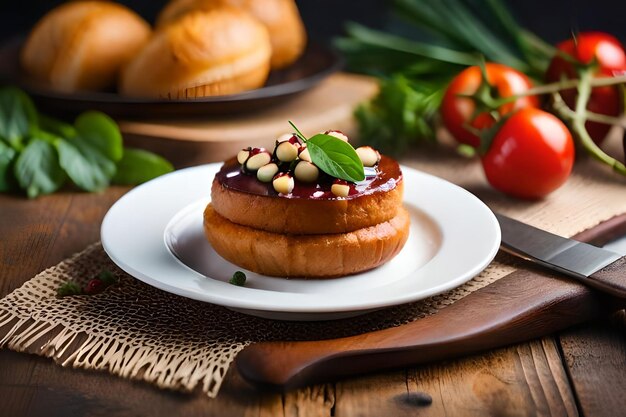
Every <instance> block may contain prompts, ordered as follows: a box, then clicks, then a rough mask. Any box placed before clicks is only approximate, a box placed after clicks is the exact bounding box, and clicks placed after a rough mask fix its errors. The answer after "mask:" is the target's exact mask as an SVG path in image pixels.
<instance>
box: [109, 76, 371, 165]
mask: <svg viewBox="0 0 626 417" xmlns="http://www.w3.org/2000/svg"><path fill="white" fill-rule="evenodd" d="M377 90H378V83H377V82H376V81H375V79H374V78H372V77H366V76H363V75H355V74H346V73H337V74H333V75H332V76H330V77H328V78H327V79H326V80H324V81H323V82H322V83H320V85H318V86H317V87H315V88H314V89H312V90H310V91H308V92H306V93H303V94H301V95H298V96H297V97H295V98H292V99H290V100H288V101H285V103H282V104H279V105H276V106H272V107H269V108H267V109H264V110H259V111H254V112H248V113H244V114H241V115H233V116H228V117H220V118H210V117H207V118H204V119H198V118H196V119H189V120H141V121H137V120H133V121H124V120H120V121H119V125H120V129H121V131H122V133H123V134H124V139H125V140H126V142H127V143H128V144H130V145H131V146H136V147H139V148H142V149H149V150H152V151H154V152H157V153H159V154H162V155H166V156H167V158H168V159H169V160H170V161H171V162H172V163H173V164H174V165H175V166H177V167H186V166H191V165H197V164H201V163H208V162H216V161H223V160H225V159H227V158H230V157H231V156H232V155H234V154H235V153H236V152H237V151H238V150H239V149H241V148H244V147H246V146H261V147H266V148H270V147H271V146H273V144H274V140H275V139H276V137H278V136H279V135H281V134H283V133H285V132H289V131H291V128H290V127H289V124H288V121H289V120H291V121H293V122H294V123H295V124H296V125H297V126H298V128H299V129H300V130H301V131H302V132H303V133H304V134H305V135H313V134H315V133H318V132H320V131H325V130H327V129H336V130H341V131H343V132H344V133H346V134H347V135H348V136H349V137H354V136H355V134H356V130H357V129H356V123H355V120H354V118H353V117H352V113H353V112H354V108H355V107H356V105H357V104H358V103H361V102H362V101H365V100H367V99H369V98H370V97H372V96H373V95H374V94H375V93H376V91H377Z"/></svg>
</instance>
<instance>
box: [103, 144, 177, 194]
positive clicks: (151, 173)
mask: <svg viewBox="0 0 626 417" xmlns="http://www.w3.org/2000/svg"><path fill="white" fill-rule="evenodd" d="M173 169H174V168H173V167H172V164H170V163H169V162H168V161H166V160H165V159H163V158H161V157H160V156H159V155H156V154H153V153H152V152H147V151H144V150H141V149H129V148H127V149H126V150H124V156H122V159H121V160H120V161H119V162H118V163H117V172H116V173H115V175H114V176H113V182H114V183H116V184H123V185H132V184H141V183H142V182H146V181H148V180H151V179H152V178H155V177H158V176H160V175H163V174H167V173H168V172H171V171H172V170H173Z"/></svg>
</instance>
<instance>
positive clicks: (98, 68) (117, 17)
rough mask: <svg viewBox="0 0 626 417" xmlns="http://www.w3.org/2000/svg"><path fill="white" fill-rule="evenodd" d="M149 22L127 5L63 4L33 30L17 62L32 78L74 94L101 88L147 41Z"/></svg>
mask: <svg viewBox="0 0 626 417" xmlns="http://www.w3.org/2000/svg"><path fill="white" fill-rule="evenodd" d="M150 32H151V31H150V26H149V25H148V24H147V23H146V22H145V21H144V20H143V19H141V17H139V16H138V15H137V14H135V13H134V12H132V11H131V10H129V9H128V8H126V7H124V6H122V5H119V4H116V3H110V2H104V1H77V2H69V3H66V4H63V5H61V6H59V7H57V8H55V9H54V10H52V11H51V12H49V13H48V14H46V15H45V16H44V17H43V18H42V19H41V20H40V21H39V22H38V23H37V24H36V25H35V27H34V28H33V30H32V31H31V33H30V35H29V36H28V39H27V40H26V44H25V45H24V47H23V49H22V51H21V56H20V61H21V65H22V68H23V69H24V70H25V71H26V73H27V74H29V75H30V76H32V77H33V78H35V79H37V80H39V81H43V82H45V83H46V84H48V85H49V86H50V87H51V88H53V89H55V90H58V91H64V92H74V91H77V90H102V89H106V88H108V87H112V86H114V85H115V84H116V82H117V77H118V74H119V71H120V68H121V67H122V66H123V65H125V64H126V63H127V62H128V61H129V60H130V59H131V58H132V57H133V56H134V55H135V54H136V53H137V51H139V50H140V49H141V48H142V47H143V46H144V45H145V44H146V42H147V41H148V38H149V36H150Z"/></svg>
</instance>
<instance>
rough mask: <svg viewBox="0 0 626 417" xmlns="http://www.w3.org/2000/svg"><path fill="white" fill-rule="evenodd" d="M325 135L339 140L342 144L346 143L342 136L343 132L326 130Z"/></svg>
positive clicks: (346, 138)
mask: <svg viewBox="0 0 626 417" xmlns="http://www.w3.org/2000/svg"><path fill="white" fill-rule="evenodd" d="M325 134H327V135H328V136H333V137H335V138H337V139H341V140H342V141H344V142H347V141H348V137H347V136H346V135H344V134H343V132H340V131H339V130H327V131H326V132H325Z"/></svg>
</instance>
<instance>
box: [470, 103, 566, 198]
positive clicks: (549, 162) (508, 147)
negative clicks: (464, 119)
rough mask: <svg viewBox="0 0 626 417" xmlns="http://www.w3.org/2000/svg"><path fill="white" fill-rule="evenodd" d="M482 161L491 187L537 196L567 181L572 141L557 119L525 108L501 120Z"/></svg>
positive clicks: (534, 109) (541, 195)
mask: <svg viewBox="0 0 626 417" xmlns="http://www.w3.org/2000/svg"><path fill="white" fill-rule="evenodd" d="M482 164H483V169H484V170H485V175H486V176H487V180H488V181H489V183H490V184H491V185H492V186H493V187H494V188H496V189H498V190H500V191H502V192H504V193H506V194H509V195H512V196H515V197H520V198H526V199H537V198H541V197H544V196H546V195H547V194H549V193H551V192H552V191H554V190H556V189H557V188H559V187H560V186H561V185H562V184H563V183H564V182H565V180H567V177H568V176H569V174H570V172H571V171H572V166H573V164H574V141H573V140H572V135H571V134H570V132H569V130H567V127H565V125H564V124H563V122H561V121H560V120H559V119H558V118H556V117H555V116H553V115H552V114H550V113H547V112H545V111H543V110H539V109H536V108H532V107H527V108H525V109H522V110H519V111H518V112H517V113H515V114H513V115H512V116H510V117H509V119H507V120H506V121H505V122H504V124H503V125H502V127H501V128H500V130H499V131H498V132H497V133H496V135H495V137H494V139H493V142H492V143H491V147H490V148H489V150H488V151H487V153H486V154H485V155H484V156H483V157H482Z"/></svg>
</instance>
